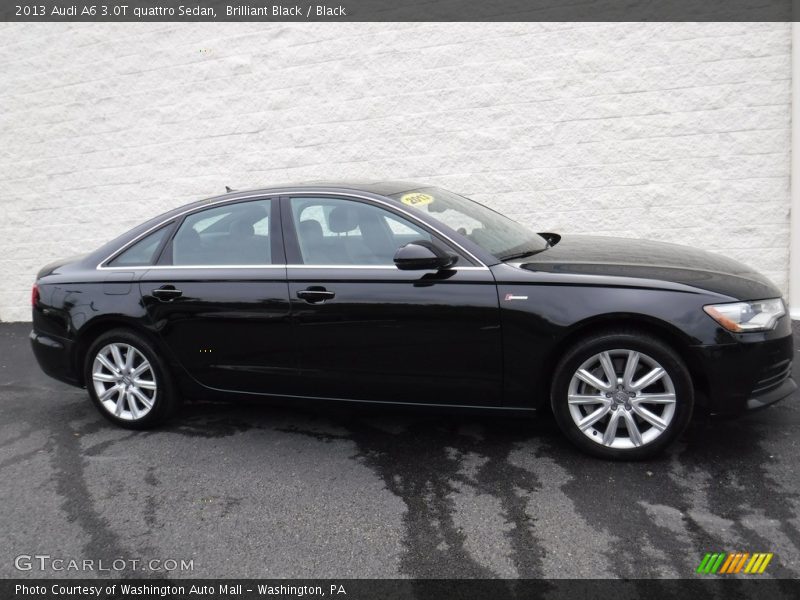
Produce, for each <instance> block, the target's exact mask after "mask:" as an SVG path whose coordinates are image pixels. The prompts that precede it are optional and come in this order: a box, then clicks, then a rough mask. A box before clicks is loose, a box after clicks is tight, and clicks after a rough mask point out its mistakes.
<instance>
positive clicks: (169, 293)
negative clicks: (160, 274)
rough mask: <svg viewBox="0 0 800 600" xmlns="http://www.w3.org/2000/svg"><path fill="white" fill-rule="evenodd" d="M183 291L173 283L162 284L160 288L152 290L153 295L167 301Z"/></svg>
mask: <svg viewBox="0 0 800 600" xmlns="http://www.w3.org/2000/svg"><path fill="white" fill-rule="evenodd" d="M182 295H183V292H182V291H181V290H179V289H177V288H176V287H175V286H174V285H170V284H167V285H162V286H161V287H160V288H158V289H156V290H153V296H155V297H156V298H158V299H159V300H165V301H167V302H169V301H170V300H174V299H175V298H177V297H179V296H182Z"/></svg>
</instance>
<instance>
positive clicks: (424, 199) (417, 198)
mask: <svg viewBox="0 0 800 600" xmlns="http://www.w3.org/2000/svg"><path fill="white" fill-rule="evenodd" d="M400 202H402V203H403V204H408V205H409V206H425V205H426V204H430V203H431V202H433V196H430V195H428V194H420V193H419V192H414V193H413V194H406V195H404V196H403V197H402V198H400Z"/></svg>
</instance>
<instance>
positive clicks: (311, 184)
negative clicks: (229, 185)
mask: <svg viewBox="0 0 800 600" xmlns="http://www.w3.org/2000/svg"><path fill="white" fill-rule="evenodd" d="M426 187H431V186H430V185H428V184H424V183H417V182H413V181H363V180H340V181H328V180H322V181H307V182H302V183H284V184H281V185H272V186H269V187H264V188H254V189H247V190H231V191H230V192H228V193H226V194H222V195H220V196H215V197H214V199H215V200H220V199H222V198H225V197H226V196H230V197H231V198H235V197H236V196H239V195H251V194H259V193H275V192H280V191H284V190H285V191H287V192H290V191H297V190H313V191H328V192H335V191H350V192H353V191H357V192H367V193H371V194H377V195H380V196H390V195H392V194H399V193H400V192H406V191H409V190H417V189H420V188H426Z"/></svg>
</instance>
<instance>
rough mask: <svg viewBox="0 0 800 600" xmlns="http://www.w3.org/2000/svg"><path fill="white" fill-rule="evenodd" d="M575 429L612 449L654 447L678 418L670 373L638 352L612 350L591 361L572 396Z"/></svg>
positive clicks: (578, 376) (580, 370) (579, 374)
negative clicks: (657, 440) (654, 441)
mask: <svg viewBox="0 0 800 600" xmlns="http://www.w3.org/2000/svg"><path fill="white" fill-rule="evenodd" d="M567 402H568V403H569V412H570V415H571V416H572V420H573V421H574V422H575V425H577V426H578V429H580V430H581V431H582V432H583V434H584V435H585V436H586V437H588V438H589V439H590V440H593V441H594V442H596V443H598V444H601V445H603V446H607V447H609V448H617V449H630V448H636V447H639V446H644V445H647V444H649V443H651V442H652V441H653V440H655V439H656V438H657V437H658V436H660V435H661V434H662V433H663V432H664V431H665V430H666V429H667V428H668V427H669V424H670V423H671V422H672V418H673V417H674V416H675V402H676V396H675V386H674V385H673V383H672V379H671V378H670V376H669V374H668V373H667V371H666V370H665V369H664V367H662V366H661V365H660V364H658V362H657V361H655V360H654V359H653V358H651V357H650V356H647V355H646V354H644V353H643V352H637V351H635V350H625V349H618V350H606V351H605V352H600V353H599V354H595V355H594V356H592V357H591V358H590V359H588V360H587V361H585V362H584V363H583V364H582V365H581V366H580V367H578V369H577V370H576V371H575V374H574V375H573V376H572V379H571V380H570V382H569V390H568V392H567Z"/></svg>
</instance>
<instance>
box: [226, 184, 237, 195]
mask: <svg viewBox="0 0 800 600" xmlns="http://www.w3.org/2000/svg"><path fill="white" fill-rule="evenodd" d="M235 191H236V190H235V189H233V188H232V187H228V186H227V185H226V186H225V193H226V194H230V193H231V192H235Z"/></svg>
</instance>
